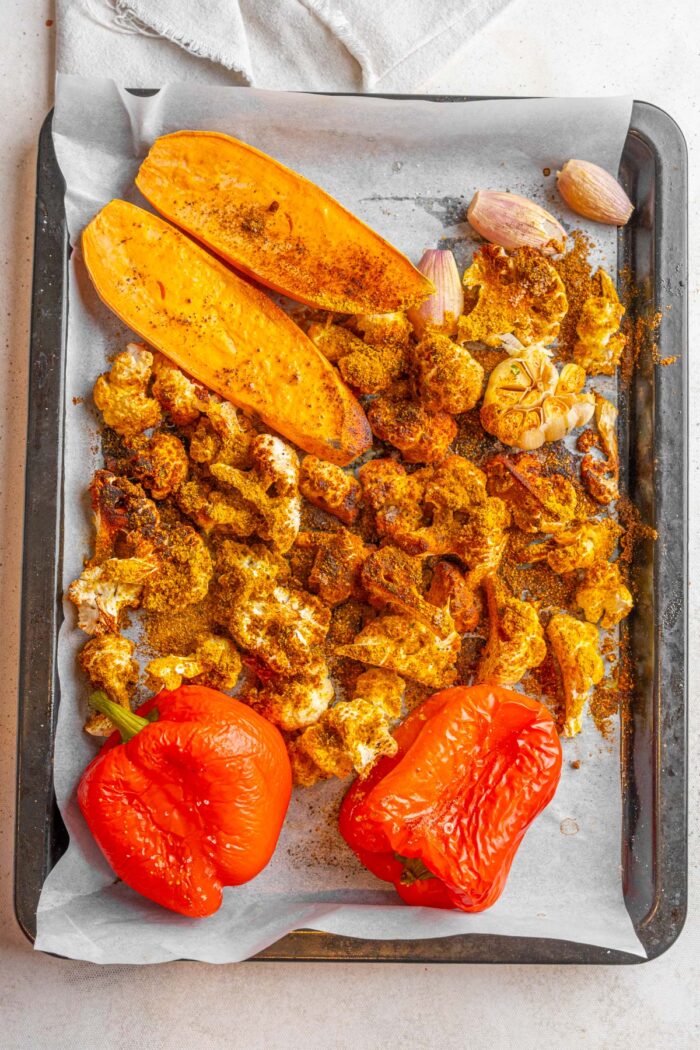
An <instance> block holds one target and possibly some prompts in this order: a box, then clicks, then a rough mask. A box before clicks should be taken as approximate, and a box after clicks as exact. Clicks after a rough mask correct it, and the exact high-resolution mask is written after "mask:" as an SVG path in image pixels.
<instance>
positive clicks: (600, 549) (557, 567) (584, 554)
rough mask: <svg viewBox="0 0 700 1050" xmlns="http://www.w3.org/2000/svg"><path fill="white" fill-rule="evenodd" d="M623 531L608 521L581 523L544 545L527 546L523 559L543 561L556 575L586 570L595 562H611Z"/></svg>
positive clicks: (555, 535) (556, 534) (615, 523)
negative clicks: (575, 570)
mask: <svg viewBox="0 0 700 1050" xmlns="http://www.w3.org/2000/svg"><path fill="white" fill-rule="evenodd" d="M622 532H623V530H622V528H621V527H620V526H619V525H618V524H617V522H616V521H613V520H612V519H611V518H604V519H603V520H602V521H598V520H595V519H594V520H592V521H584V522H582V523H581V524H580V525H573V526H572V527H571V528H570V529H562V530H561V531H560V532H556V533H555V534H554V535H553V536H551V537H550V538H549V539H548V540H546V541H545V542H544V543H538V544H535V545H533V546H531V547H528V548H527V555H524V557H526V559H527V560H528V561H541V560H543V559H545V560H546V562H547V564H548V565H549V567H550V569H553V570H554V572H558V573H563V572H573V571H574V569H588V568H590V566H591V565H594V564H595V563H596V562H598V561H608V560H609V559H610V557H611V556H612V553H613V551H614V550H615V547H616V545H617V541H618V539H619V537H620V536H621V535H622Z"/></svg>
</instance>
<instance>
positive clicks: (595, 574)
mask: <svg viewBox="0 0 700 1050" xmlns="http://www.w3.org/2000/svg"><path fill="white" fill-rule="evenodd" d="M576 603H577V605H579V606H580V607H581V608H582V609H583V613H584V616H585V617H586V619H587V620H588V622H589V623H598V622H599V621H600V626H601V627H603V628H605V630H606V631H607V630H610V628H611V627H614V626H615V625H616V624H618V623H620V621H621V620H624V619H625V617H626V616H629V614H630V612H631V611H632V608H633V606H634V602H633V600H632V595H631V593H630V590H629V588H628V587H626V586H625V584H624V582H623V579H622V576H621V575H620V569H619V566H618V564H617V562H598V564H596V565H592V566H591V568H590V569H588V570H587V572H586V575H585V576H584V577H583V582H582V584H581V586H580V587H579V589H578V590H577V591H576Z"/></svg>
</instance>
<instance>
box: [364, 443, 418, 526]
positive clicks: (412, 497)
mask: <svg viewBox="0 0 700 1050" xmlns="http://www.w3.org/2000/svg"><path fill="white" fill-rule="evenodd" d="M358 477H359V479H360V483H361V485H362V492H363V496H364V499H365V501H366V503H367V504H368V505H369V506H370V507H371V508H372V511H373V512H374V518H375V525H376V529H377V532H378V533H379V535H380V536H387V537H388V538H389V539H392V540H393V541H394V542H396V543H398V544H399V546H404V544H402V543H400V541H399V540H398V539H396V538H395V537H410V536H412V535H413V533H414V532H415V531H416V530H417V529H419V528H420V527H421V525H422V523H423V509H422V500H423V496H424V493H425V479H424V475H423V471H417V472H416V473H415V474H407V473H406V469H405V467H403V466H402V465H401V464H400V463H397V462H396V460H394V459H371V460H370V461H369V462H368V463H365V464H364V466H362V467H360V469H359V471H358Z"/></svg>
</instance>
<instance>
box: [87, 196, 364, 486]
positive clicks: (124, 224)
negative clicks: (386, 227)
mask: <svg viewBox="0 0 700 1050" xmlns="http://www.w3.org/2000/svg"><path fill="white" fill-rule="evenodd" d="M82 249H83V256H84V259H85V264H86V267H87V270H88V272H89V274H90V277H91V279H92V282H93V284H94V285H95V288H96V290H97V293H98V295H99V296H100V298H101V299H102V300H103V301H104V302H105V303H106V305H107V306H109V307H110V309H111V310H113V311H114V313H116V314H117V315H118V316H119V317H120V318H121V319H122V321H124V323H125V324H127V325H128V326H129V327H130V328H131V329H133V331H134V332H137V333H138V335H140V336H141V338H143V339H144V340H146V342H147V343H149V344H150V345H151V346H154V347H155V348H156V349H158V350H160V351H161V352H162V353H163V354H165V356H166V357H168V358H170V360H171V361H174V363H175V364H177V365H178V366H179V367H180V368H182V369H184V370H185V371H186V372H188V373H189V374H190V375H192V376H194V377H195V378H196V379H198V380H199V381H200V382H202V383H204V384H205V385H206V386H208V387H209V388H210V389H211V390H215V391H216V392H217V393H218V394H220V395H221V396H222V397H225V398H227V399H228V400H229V401H232V402H233V403H234V404H236V405H238V406H239V407H240V408H242V409H243V410H244V411H246V412H249V413H251V414H254V415H257V416H259V417H260V418H261V419H262V420H263V422H264V423H266V424H267V425H268V426H270V427H272V428H273V429H274V430H277V431H278V432H279V433H280V434H282V435H283V436H284V437H287V438H289V439H290V440H291V441H293V442H294V443H295V444H296V445H298V446H299V447H300V448H302V449H304V450H305V451H307V452H312V453H314V455H317V456H319V457H320V458H321V459H327V460H329V461H330V462H332V463H338V464H340V465H341V466H345V465H347V464H348V463H350V462H352V460H353V459H355V457H356V456H358V455H360V454H361V453H362V452H364V451H366V450H367V449H368V448H369V447H370V446H371V443H372V436H371V432H370V429H369V424H368V423H367V419H366V417H365V414H364V412H363V411H362V408H361V406H360V404H359V403H358V401H357V400H356V399H355V397H354V396H353V394H352V393H351V392H350V391H349V390H348V388H347V387H346V386H345V385H344V383H343V382H342V380H341V379H340V377H339V376H338V374H337V373H336V372H335V370H334V369H333V367H332V366H331V365H329V363H328V362H327V361H326V360H325V358H324V357H323V355H322V354H321V353H320V352H319V351H318V350H317V349H316V347H315V346H314V345H313V343H312V342H311V340H310V339H308V338H307V336H306V335H305V334H304V333H303V332H302V331H301V329H300V328H298V327H297V325H295V324H294V322H293V321H292V320H291V319H290V318H289V317H288V316H287V315H286V314H285V313H284V311H283V310H281V309H280V308H279V307H278V306H277V305H276V304H275V303H273V302H272V300H271V299H270V298H269V297H268V296H267V295H265V294H264V292H261V291H260V290H258V289H257V288H254V287H252V285H250V284H249V283H248V282H247V281H244V280H242V279H241V278H240V277H238V276H236V274H234V273H232V272H231V271H230V270H229V269H228V268H227V267H226V266H224V265H223V263H221V262H219V260H218V259H216V258H214V257H213V256H211V255H210V254H209V253H208V252H207V251H205V250H204V249H203V248H201V247H200V246H199V245H197V244H195V243H194V241H192V240H190V238H189V237H186V236H185V234H183V233H181V232H180V231H179V230H177V229H175V227H173V226H171V225H170V224H169V223H166V222H164V221H163V220H162V219H160V218H158V217H157V216H156V215H152V214H151V213H150V212H146V211H143V209H141V208H137V207H136V206H135V205H133V204H128V203H127V202H125V201H120V200H114V201H111V202H110V203H109V204H107V205H106V206H105V207H104V208H103V209H102V211H101V212H99V213H98V215H96V216H95V218H94V219H93V220H92V222H91V223H90V224H89V225H88V226H87V227H86V228H85V230H84V231H83V237H82Z"/></svg>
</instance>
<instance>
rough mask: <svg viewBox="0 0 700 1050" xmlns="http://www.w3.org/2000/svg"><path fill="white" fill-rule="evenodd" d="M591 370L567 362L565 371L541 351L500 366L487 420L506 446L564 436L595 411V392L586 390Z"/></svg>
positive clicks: (490, 389) (488, 397) (529, 445)
mask: <svg viewBox="0 0 700 1050" xmlns="http://www.w3.org/2000/svg"><path fill="white" fill-rule="evenodd" d="M585 379H586V375H585V372H584V371H583V369H581V368H579V367H578V366H577V365H565V367H564V369H563V370H562V374H561V376H559V373H558V372H557V370H556V368H555V367H554V365H553V364H552V362H551V360H550V359H549V357H547V355H546V354H545V353H543V352H542V351H541V350H531V351H530V353H528V354H525V355H524V356H523V357H519V358H518V357H511V358H508V360H506V361H501V363H500V364H498V365H496V367H495V368H494V370H493V372H492V373H491V375H490V377H489V382H488V386H487V388H486V393H485V394H484V401H483V404H482V406H481V425H482V426H483V428H484V430H486V431H488V433H489V434H493V435H494V437H497V438H498V439H499V441H502V442H503V444H504V445H512V446H513V447H515V448H522V449H534V448H540V447H541V446H542V445H543V444H544V443H545V441H560V440H561V438H563V437H565V436H566V434H568V433H569V431H570V430H573V429H574V428H575V427H580V426H583V425H584V423H587V422H588V420H589V419H590V418H591V416H592V415H593V412H594V410H595V399H594V397H593V394H588V393H584V392H582V387H583V384H584V382H585Z"/></svg>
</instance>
